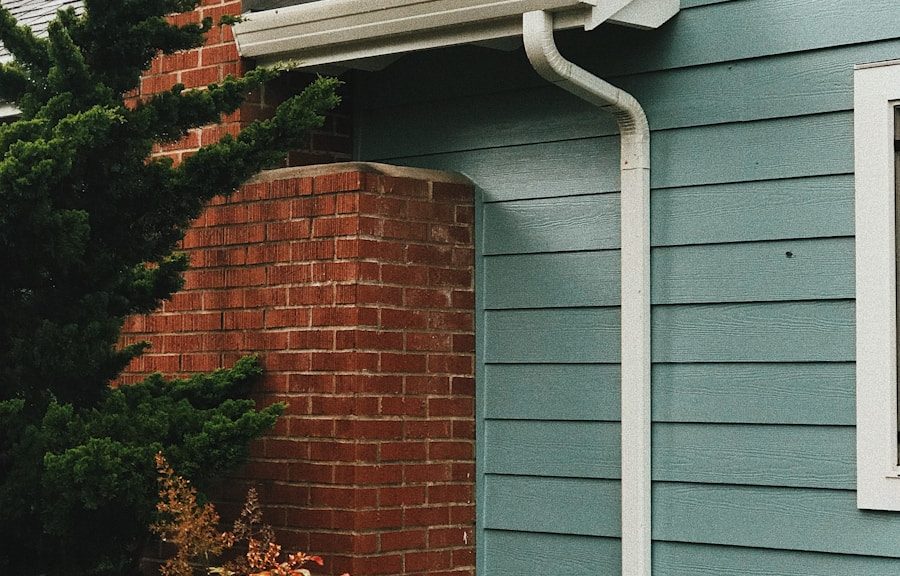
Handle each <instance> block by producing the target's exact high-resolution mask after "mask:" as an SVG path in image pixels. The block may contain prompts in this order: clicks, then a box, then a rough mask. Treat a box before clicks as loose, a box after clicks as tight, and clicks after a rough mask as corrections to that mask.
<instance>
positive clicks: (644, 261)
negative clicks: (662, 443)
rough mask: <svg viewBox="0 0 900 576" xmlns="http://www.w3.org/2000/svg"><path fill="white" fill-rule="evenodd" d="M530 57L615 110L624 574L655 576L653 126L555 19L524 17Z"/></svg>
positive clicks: (566, 85) (572, 88) (564, 83)
mask: <svg viewBox="0 0 900 576" xmlns="http://www.w3.org/2000/svg"><path fill="white" fill-rule="evenodd" d="M523 28H524V30H523V32H524V35H523V38H524V42H525V51H526V52H527V54H528V60H529V61H530V62H531V65H532V66H534V69H535V70H536V71H537V72H538V74H540V75H541V76H542V77H544V78H545V79H546V80H548V81H550V82H552V83H554V84H556V85H557V86H559V87H560V88H563V89H564V90H567V91H569V92H571V93H572V94H575V95H576V96H578V97H579V98H582V99H584V100H586V101H588V102H590V103H591V104H593V105H595V106H598V107H600V108H602V109H604V110H607V111H608V112H610V113H611V114H612V115H613V116H615V118H616V121H617V122H618V124H619V132H620V134H621V141H622V144H621V146H622V162H621V180H622V183H621V190H622V195H621V214H622V222H621V227H622V231H621V234H622V254H621V257H622V303H621V304H622V344H621V346H622V576H649V575H650V573H651V564H650V549H651V532H650V522H651V516H650V501H651V494H650V487H651V480H650V126H649V124H648V123H647V116H646V115H645V114H644V110H643V109H642V108H641V105H640V104H639V103H638V101H637V100H635V99H634V97H632V96H631V95H630V94H628V93H626V92H623V91H622V90H620V89H618V88H616V87H615V86H613V85H611V84H608V83H607V82H604V81H603V80H601V79H600V78H597V77H596V76H594V75H593V74H591V73H589V72H587V71H586V70H583V69H582V68H579V67H578V66H576V65H575V64H573V63H571V62H569V61H567V60H566V59H565V58H563V56H562V55H561V54H560V53H559V50H557V48H556V43H555V42H554V40H553V15H552V14H549V13H547V12H543V11H537V12H528V13H526V14H524V16H523Z"/></svg>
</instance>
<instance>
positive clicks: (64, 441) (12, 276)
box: [0, 0, 338, 575]
mask: <svg viewBox="0 0 900 576" xmlns="http://www.w3.org/2000/svg"><path fill="white" fill-rule="evenodd" d="M198 3H199V0H85V2H84V4H85V12H84V14H83V15H81V16H79V15H76V13H75V12H74V11H72V10H68V11H61V12H60V13H59V14H58V19H57V20H56V21H55V22H53V23H52V24H50V27H49V33H48V38H47V39H41V38H37V37H35V36H34V35H32V34H31V32H30V31H29V30H28V29H27V28H23V27H18V26H17V25H16V23H15V21H14V19H13V18H12V17H11V15H10V14H9V12H8V11H7V10H5V9H3V8H2V7H0V41H2V42H3V44H4V45H5V47H6V48H7V49H8V50H9V51H10V52H11V53H12V54H13V55H14V57H15V60H14V61H13V62H11V63H6V64H0V99H2V100H5V101H7V102H12V103H15V104H16V105H17V106H18V107H19V109H20V110H21V111H22V114H21V117H20V118H19V119H18V120H17V121H16V122H13V123H10V124H6V125H0V263H2V266H3V269H2V273H0V302H3V305H2V306H0V542H2V549H3V553H2V554H0V573H3V574H7V573H10V574H24V575H28V574H67V575H68V574H73V575H79V574H85V575H86V574H95V575H107V574H108V575H113V574H115V575H120V574H126V573H130V572H131V571H132V569H133V566H134V562H135V560H136V558H138V556H139V551H140V547H141V545H142V543H143V541H144V539H145V537H146V536H147V533H148V532H147V527H148V524H149V522H150V521H151V519H152V514H153V503H154V493H155V489H154V486H155V475H154V470H153V456H154V454H155V453H156V452H157V451H159V450H163V451H165V453H166V454H167V455H168V456H169V458H170V460H171V462H172V464H173V466H174V467H175V469H176V470H177V471H178V473H179V474H183V475H185V476H188V477H191V478H192V480H193V481H194V482H195V483H196V485H197V486H198V487H199V488H201V489H202V488H203V487H205V486H209V485H210V483H211V482H212V480H213V479H214V478H216V477H217V476H220V475H221V473H222V472H223V471H224V470H227V469H228V468H231V467H233V466H235V465H236V464H238V463H239V462H240V461H241V459H242V458H243V457H244V456H245V452H246V446H247V443H248V442H249V441H250V440H251V439H252V438H254V437H256V436H258V435H259V434H260V433H261V432H262V431H263V430H265V429H266V428H267V427H269V426H271V424H272V423H273V422H274V419H275V417H276V415H277V413H278V412H279V410H280V407H278V406H275V407H271V408H268V409H265V410H262V411H257V410H256V409H255V408H254V405H253V403H252V402H251V401H249V400H244V399H241V398H242V397H245V396H246V394H247V386H248V384H249V382H251V381H252V380H253V378H254V376H255V375H256V374H257V373H258V371H259V367H258V365H257V363H256V362H255V361H254V360H252V359H248V360H245V361H242V362H240V363H238V365H237V366H235V368H234V369H232V370H228V371H220V372H217V373H214V374H210V375H204V376H198V377H195V378H192V379H189V380H184V381H181V380H179V381H166V380H165V379H163V378H162V377H161V376H151V377H150V378H148V379H147V380H146V381H145V382H143V383H141V384H139V385H135V386H130V387H124V388H120V389H117V390H111V389H110V388H109V387H108V383H109V382H110V381H111V380H112V379H114V378H115V377H116V376H117V375H118V374H119V373H120V371H121V370H122V368H123V367H124V366H125V365H126V364H127V363H128V362H129V361H130V360H131V359H132V358H134V357H135V356H137V355H138V354H140V353H141V352H142V351H143V350H144V349H145V348H146V345H145V344H136V345H133V346H128V347H125V348H119V347H117V346H116V343H117V341H118V338H119V335H120V331H121V327H122V324H123V322H124V320H125V318H127V317H128V316H129V315H132V314H137V313H145V312H149V311H152V310H154V309H155V308H156V307H157V306H158V305H159V303H160V302H161V301H162V300H164V299H166V298H168V297H170V296H171V295H172V293H173V292H174V291H176V290H177V289H178V288H179V287H180V286H181V281H182V273H183V271H184V270H185V268H186V267H187V259H186V258H185V257H184V256H183V255H180V254H177V253H176V252H175V251H174V250H175V247H176V243H177V242H178V240H179V239H180V238H181V237H182V235H183V234H184V232H185V230H186V229H187V227H188V226H189V224H190V222H191V220H193V219H194V218H196V217H197V216H198V215H199V213H200V211H201V209H202V207H203V206H204V204H205V203H206V202H207V201H208V200H209V199H211V198H212V197H213V196H216V195H218V194H223V193H224V194H227V193H229V192H230V191H232V190H234V189H235V188H237V187H238V186H239V185H240V184H241V183H242V182H243V181H244V180H245V179H247V178H248V177H250V176H251V175H253V174H254V173H256V172H257V171H259V170H260V169H261V168H264V167H266V166H268V165H269V164H272V163H274V162H277V161H278V160H279V159H280V158H281V157H283V154H284V152H285V151H286V150H288V149H290V148H292V147H296V146H297V145H298V144H299V143H301V142H302V141H303V139H304V137H305V134H306V131H307V130H308V129H309V128H310V127H314V126H317V125H320V124H321V122H322V121H323V117H322V113H323V112H324V111H325V110H327V109H329V108H331V107H333V106H334V105H335V104H336V103H337V102H338V98H337V96H336V95H335V92H334V91H335V88H336V84H337V83H336V81H334V80H331V79H319V80H318V81H316V82H314V83H313V84H312V85H310V86H309V87H308V88H307V89H306V90H305V91H304V92H303V93H302V94H300V95H298V96H296V97H294V98H292V99H290V100H288V101H287V102H285V103H284V104H283V105H282V106H281V107H280V108H279V109H278V110H277V112H276V114H275V116H274V117H273V118H272V119H270V120H267V121H264V122H260V123H257V124H254V125H251V126H249V127H247V128H246V129H245V130H244V131H242V132H241V134H240V135H239V136H237V137H230V136H227V137H225V138H223V139H222V141H220V142H219V143H218V144H215V145H212V146H209V147H207V148H204V149H202V150H200V151H199V152H198V153H197V154H195V155H193V156H192V157H190V158H189V159H188V160H187V161H185V162H184V163H182V164H181V165H179V166H174V165H173V163H172V162H171V161H169V160H166V159H150V158H149V155H150V152H151V150H152V147H153V145H154V144H155V143H165V142H171V141H175V140H177V139H179V138H180V137H182V136H184V135H185V134H186V133H187V131H188V130H189V129H191V128H195V127H199V126H202V125H206V124H210V123H214V122H217V121H219V120H220V118H221V117H222V115H223V114H228V113H231V112H233V111H234V110H236V109H237V108H238V107H239V106H240V104H241V102H242V100H243V97H244V95H245V94H246V93H247V92H248V91H249V90H251V89H253V88H256V87H258V86H259V85H260V84H261V83H263V82H265V81H267V80H270V79H271V78H273V77H274V76H275V75H276V74H277V72H275V71H272V70H266V69H257V70H253V71H251V72H249V73H248V74H246V75H245V76H244V77H243V78H240V79H235V78H228V79H226V80H224V81H223V82H221V83H218V84H213V85H210V86H208V87H206V88H204V89H202V90H185V89H184V87H183V86H176V87H174V88H173V89H172V90H171V91H169V92H166V93H163V94H159V95H156V96H154V97H151V98H149V99H147V100H145V101H144V102H142V103H141V104H140V105H138V106H137V107H136V108H134V109H130V108H128V107H126V106H124V105H123V96H124V95H125V94H126V93H127V92H128V91H130V90H132V89H134V88H136V87H137V86H138V85H139V82H140V76H141V72H142V71H143V70H144V69H146V68H147V67H148V65H149V63H150V61H151V59H152V58H153V57H154V56H155V55H157V54H159V53H160V52H163V53H172V52H175V51H178V50H182V49H186V48H191V47H196V46H199V45H201V44H202V42H203V35H204V33H205V32H206V31H207V30H208V29H209V28H210V27H211V26H212V25H213V23H212V22H211V21H209V20H207V21H204V22H203V23H201V24H192V25H187V26H180V27H179V26H174V25H171V24H169V23H168V22H167V21H166V19H165V15H166V14H168V13H172V12H183V11H187V10H192V9H194V8H195V7H196V6H197V4H198ZM226 23H227V22H226Z"/></svg>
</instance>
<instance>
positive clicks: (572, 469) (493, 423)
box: [484, 420, 856, 490]
mask: <svg viewBox="0 0 900 576" xmlns="http://www.w3.org/2000/svg"><path fill="white" fill-rule="evenodd" d="M485 434H486V442H485V447H486V448H485V454H484V458H485V462H484V467H485V473H487V474H504V475H516V476H536V477H541V476H545V477H550V476H552V477H565V478H599V479H618V478H619V477H620V474H621V469H620V459H621V453H620V428H619V425H618V423H611V422H558V421H531V420H488V421H487V422H486V424H485ZM854 442H855V436H854V430H853V428H852V427H848V426H771V425H762V426H761V425H743V424H718V425H710V424H660V423H657V424H654V426H653V480H654V481H665V482H693V483H704V484H728V485H745V486H779V487H797V488H829V489H844V490H852V489H853V488H854V487H855V483H856V469H855V466H854V461H855V458H854V455H853V446H854Z"/></svg>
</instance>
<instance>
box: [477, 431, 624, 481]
mask: <svg viewBox="0 0 900 576" xmlns="http://www.w3.org/2000/svg"><path fill="white" fill-rule="evenodd" d="M620 444H621V430H620V426H619V424H618V423H614V422H558V421H534V420H488V421H487V422H486V423H485V453H484V459H485V460H484V467H485V468H484V469H485V472H486V473H488V474H492V473H493V474H515V475H522V476H562V477H571V478H608V479H618V478H619V477H620V475H621V452H620V449H619V448H620Z"/></svg>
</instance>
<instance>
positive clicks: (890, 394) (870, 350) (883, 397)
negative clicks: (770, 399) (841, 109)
mask: <svg viewBox="0 0 900 576" xmlns="http://www.w3.org/2000/svg"><path fill="white" fill-rule="evenodd" d="M897 106H900V60H895V61H891V62H880V63H875V64H866V65H861V66H857V67H856V70H855V72H854V139H855V144H854V147H855V156H856V159H855V171H856V426H857V427H856V464H857V506H858V507H859V508H864V509H872V510H900V466H898V454H897V452H898V449H897V428H898V426H897V355H898V348H897V265H896V262H897V258H896V250H897V249H896V247H897V238H896V236H897V227H896V222H895V220H896V208H895V203H896V195H897V174H896V166H895V164H896V160H895V151H894V139H895V116H894V115H895V111H894V109H895V108H896V107H897Z"/></svg>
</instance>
